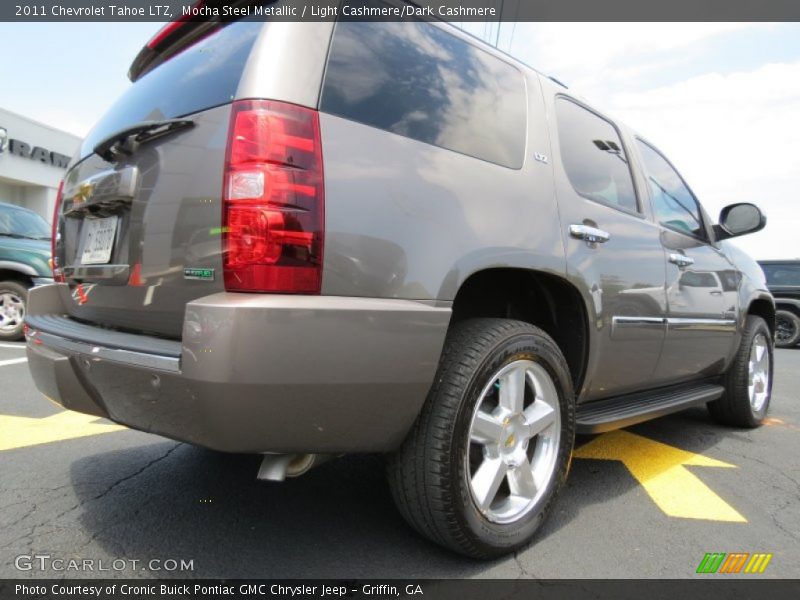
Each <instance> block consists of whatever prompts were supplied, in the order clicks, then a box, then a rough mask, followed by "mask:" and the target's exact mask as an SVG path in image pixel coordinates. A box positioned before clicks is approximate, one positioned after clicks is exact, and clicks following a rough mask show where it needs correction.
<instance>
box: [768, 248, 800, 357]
mask: <svg viewBox="0 0 800 600" xmlns="http://www.w3.org/2000/svg"><path fill="white" fill-rule="evenodd" d="M759 262H760V264H761V268H762V269H764V274H765V275H766V276H767V285H768V286H769V291H770V292H772V295H773V296H774V297H775V307H776V308H777V312H776V313H775V345H776V346H778V347H779V348H791V347H793V346H795V345H797V343H798V342H800V259H798V260H764V261H759Z"/></svg>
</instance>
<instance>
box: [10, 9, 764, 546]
mask: <svg viewBox="0 0 800 600" xmlns="http://www.w3.org/2000/svg"><path fill="white" fill-rule="evenodd" d="M129 75H130V78H131V80H132V81H133V82H134V83H133V85H132V86H131V87H130V88H129V89H128V90H127V91H126V92H125V93H124V94H123V96H122V97H121V98H120V99H119V100H118V101H117V102H116V104H114V105H113V107H112V108H111V109H110V110H109V111H108V113H107V114H105V116H103V117H102V118H101V119H100V121H99V122H98V123H97V125H96V126H95V127H94V129H93V130H92V131H91V133H90V134H89V136H88V137H87V138H86V140H85V141H84V143H83V146H82V147H81V149H80V150H79V152H78V154H77V155H76V156H75V157H74V158H73V160H72V162H71V163H70V165H69V169H68V171H67V174H66V176H65V180H64V183H63V190H62V193H61V197H60V203H59V205H58V207H57V209H56V214H55V219H56V228H55V231H56V235H55V236H54V240H53V255H54V275H55V279H56V282H55V283H54V284H53V285H50V286H43V287H40V288H36V289H34V290H33V291H32V292H31V294H30V299H29V307H28V315H27V321H26V324H27V348H28V356H29V365H30V369H31V372H32V373H33V377H34V379H35V381H36V384H37V386H38V388H39V389H40V390H41V391H42V392H43V393H44V394H45V395H47V396H48V397H50V398H52V399H53V400H54V401H56V402H58V403H60V404H62V405H63V406H64V407H66V408H69V409H72V410H77V411H81V412H84V413H88V414H93V415H99V416H103V417H108V418H110V419H112V420H114V421H116V422H118V423H123V424H125V425H128V426H130V427H133V428H136V429H141V430H144V431H149V432H154V433H158V434H161V435H164V436H167V437H170V438H173V439H176V440H182V441H185V442H189V443H192V444H197V445H200V446H206V447H209V448H213V449H217V450H222V451H228V452H239V453H260V454H264V457H265V458H264V461H263V464H262V467H261V471H260V473H259V476H260V477H261V478H265V479H283V478H284V477H286V476H287V475H288V476H293V475H298V474H300V473H303V472H304V471H306V470H307V469H309V468H311V467H312V466H313V465H314V464H316V463H318V462H319V461H321V460H324V459H325V458H328V457H332V456H336V455H339V454H343V453H348V452H382V453H387V454H388V477H389V480H390V483H391V489H392V493H393V495H394V498H395V500H396V502H397V505H398V507H399V509H400V511H401V512H402V514H403V516H404V517H405V519H406V520H407V521H408V522H409V523H410V524H411V525H412V526H413V527H415V528H416V529H417V530H418V531H419V532H420V533H422V534H423V535H425V536H427V537H428V538H430V539H431V540H434V541H435V542H437V543H439V544H442V545H443V546H446V547H448V548H452V549H454V550H456V551H458V552H461V553H463V554H466V555H469V556H473V557H491V556H496V555H500V554H503V553H507V552H510V551H513V550H514V549H516V548H519V547H520V546H522V545H524V544H525V543H527V542H528V541H530V540H531V538H532V536H533V534H534V532H535V531H536V529H537V528H538V527H539V526H540V524H541V523H542V521H543V519H544V518H545V516H546V515H547V513H548V511H549V510H550V508H551V506H552V503H553V501H554V499H555V497H556V495H557V492H558V490H559V488H560V487H561V486H562V484H563V483H564V480H565V478H566V476H567V471H568V468H569V464H570V454H571V451H572V447H573V441H574V437H575V434H576V432H578V433H593V432H602V431H607V430H610V429H613V428H618V427H623V426H627V425H631V424H633V423H637V422H640V421H644V420H646V419H651V418H654V417H658V416H661V415H665V414H667V413H671V412H673V411H677V410H680V409H683V408H686V407H690V406H694V405H698V404H707V405H708V408H709V410H710V412H711V414H712V415H713V416H714V418H716V419H717V420H718V421H720V422H722V423H726V424H729V425H733V426H736V427H755V426H757V425H759V423H761V421H762V420H763V418H764V416H765V414H766V412H767V409H768V407H769V400H770V392H771V387H772V348H773V330H774V327H775V325H774V323H775V308H774V303H773V299H772V296H771V295H770V293H769V291H768V290H767V286H766V283H765V281H764V275H763V273H762V271H761V269H760V268H759V266H758V264H757V263H755V262H754V261H753V260H751V259H750V258H748V257H747V256H745V255H744V254H742V253H741V252H740V251H738V250H737V249H736V248H735V247H734V246H732V245H730V243H729V242H727V241H726V240H727V239H728V238H731V237H733V236H737V235H742V234H745V233H750V232H753V231H758V230H759V229H761V228H763V227H764V225H765V222H766V220H765V217H764V216H763V215H762V214H761V212H760V211H759V209H758V208H756V207H755V206H753V205H751V204H734V205H731V206H728V207H726V208H725V209H724V210H723V211H722V213H721V215H720V218H719V222H718V224H714V223H713V222H712V221H711V220H710V219H709V217H708V215H707V214H706V213H705V212H704V211H703V208H702V206H701V205H700V204H699V203H698V201H697V199H696V197H695V195H694V194H693V193H692V191H691V189H690V188H689V186H688V185H687V183H686V182H685V181H684V180H683V179H682V178H681V176H680V174H679V173H678V172H677V171H676V170H675V168H674V167H673V166H672V164H671V163H670V162H669V160H668V159H667V158H666V157H665V156H664V155H663V154H662V153H661V152H660V151H659V150H658V149H657V148H656V146H654V145H653V144H652V143H651V142H650V141H649V140H646V139H644V138H642V137H640V136H639V135H637V134H636V133H635V132H634V131H631V130H630V129H628V128H627V127H625V126H624V125H622V124H621V123H618V122H615V121H614V120H612V119H611V118H610V117H608V116H606V115H604V114H602V113H601V112H598V111H597V110H595V109H594V108H592V107H591V106H588V105H587V104H585V103H584V102H583V101H582V100H581V99H580V98H579V97H577V96H575V95H574V94H573V93H572V92H571V91H570V90H568V89H567V88H565V87H563V86H562V85H560V84H558V83H556V82H554V81H553V80H551V79H549V78H547V77H544V76H541V75H540V74H538V73H537V72H536V71H534V70H532V69H530V68H528V67H526V66H525V65H523V64H521V63H518V62H516V61H515V60H513V59H512V58H510V57H508V56H506V55H504V54H502V53H500V52H498V51H496V50H495V49H493V48H492V47H490V46H488V45H485V44H483V43H482V42H480V41H478V40H476V39H473V38H471V37H470V36H468V35H465V34H464V33H462V32H461V31H459V30H458V29H456V28H454V27H452V26H450V25H448V24H444V23H429V22H413V21H408V22H402V23H395V22H352V21H339V22H337V23H290V22H257V21H249V20H240V21H236V22H231V23H226V24H220V23H210V22H205V23H193V22H176V23H172V24H170V25H168V26H167V27H166V28H164V29H163V30H162V31H161V32H159V33H158V34H157V35H156V36H155V38H153V39H152V40H151V41H150V42H149V43H148V44H147V45H146V47H145V48H144V49H143V50H142V51H141V52H140V53H139V55H138V56H137V57H136V59H135V60H134V62H133V66H132V67H131V70H130V73H129Z"/></svg>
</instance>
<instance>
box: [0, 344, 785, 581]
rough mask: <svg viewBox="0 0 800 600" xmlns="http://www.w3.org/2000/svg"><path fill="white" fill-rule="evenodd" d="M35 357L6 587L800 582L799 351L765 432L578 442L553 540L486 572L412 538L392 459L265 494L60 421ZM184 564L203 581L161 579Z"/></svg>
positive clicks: (4, 394)
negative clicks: (69, 567) (74, 580)
mask: <svg viewBox="0 0 800 600" xmlns="http://www.w3.org/2000/svg"><path fill="white" fill-rule="evenodd" d="M24 356H25V353H24V346H23V345H22V344H0V390H2V391H0V482H2V486H1V489H0V532H2V533H0V576H2V577H42V576H45V577H63V576H67V577H80V576H90V577H91V576H97V577H100V576H104V577H108V576H126V577H130V576H137V577H138V576H144V577H186V576H191V577H226V578H239V577H270V578H278V577H287V578H289V577H302V578H309V577H326V578H363V577H376V578H382V577H403V578H439V577H504V578H516V577H537V578H581V577H654V578H658V577H668V578H669V577H677V578H683V577H690V576H693V575H695V571H696V569H697V567H698V565H699V564H700V562H701V560H702V559H703V557H704V555H705V554H706V553H711V552H725V553H732V552H747V553H770V554H772V555H773V556H772V558H771V560H770V562H769V564H768V565H767V568H766V569H765V570H764V572H763V573H762V574H757V575H753V574H747V575H745V574H739V575H724V574H719V573H718V574H713V575H708V574H707V575H702V577H716V578H724V577H733V576H738V577H751V578H752V577H771V578H775V577H782V578H786V577H798V576H800V510H799V508H800V460H798V450H800V445H799V444H798V441H800V407H799V406H798V390H800V349H795V350H778V351H776V357H775V360H776V371H775V385H774V392H773V399H772V408H771V413H770V418H769V422H768V424H767V425H766V426H764V427H762V428H760V429H757V430H753V431H749V430H734V429H726V428H724V427H720V426H718V425H716V424H714V423H713V422H712V421H711V420H710V419H709V417H708V416H707V414H706V412H705V410H704V409H696V410H691V411H687V412H684V413H681V414H678V415H674V416H671V417H667V418H664V419H661V420H658V421H654V422H651V423H646V424H643V425H640V426H636V427H633V428H630V429H628V430H625V431H623V432H616V433H611V434H605V435H603V436H598V437H595V438H588V437H587V438H580V439H579V440H578V441H577V451H576V458H575V460H574V462H573V467H572V472H571V475H570V479H569V483H568V485H567V487H566V489H565V490H564V491H563V492H562V495H561V498H560V500H559V501H558V503H557V504H556V506H555V509H554V513H553V514H552V515H551V518H550V519H549V521H548V522H547V523H546V525H545V526H544V527H543V529H542V530H541V531H540V533H539V535H538V538H537V542H536V543H535V544H534V545H533V546H531V547H529V548H527V549H525V550H523V551H521V552H519V553H518V554H517V555H516V556H513V557H509V558H506V559H502V560H498V561H494V562H488V563H480V562H475V561H471V560H466V559H463V558H460V557H458V556H456V555H453V554H451V553H449V552H447V551H444V550H441V549H440V548H438V547H437V546H434V545H433V544H431V543H428V542H427V541H425V540H424V539H422V538H420V537H419V536H417V535H416V534H415V533H414V532H413V531H411V530H410V529H409V528H408V527H407V526H406V525H405V523H404V522H403V521H402V519H401V517H400V516H399V514H398V513H397V511H396V510H395V508H394V506H393V504H392V501H391V498H390V496H389V491H388V487H387V485H386V483H385V481H384V477H383V465H382V459H381V458H380V457H377V456H350V457H346V458H343V459H339V460H336V461H332V462H329V463H327V464H325V465H323V466H321V467H319V468H318V469H316V470H313V471H311V472H310V473H308V474H307V475H305V476H302V477H300V478H298V479H293V480H289V481H287V482H285V483H282V484H276V483H265V482H258V481H256V479H255V474H256V470H257V467H258V464H259V459H258V457H255V456H232V455H223V454H219V453H215V452H211V451H207V450H203V449H199V448H195V447H192V446H189V445H186V444H179V443H176V442H173V441H170V440H166V439H164V438H160V437H157V436H153V435H149V434H145V433H140V432H136V431H131V430H127V429H125V428H121V427H117V426H113V425H110V424H109V423H108V422H104V421H99V420H98V421H95V420H93V419H92V418H90V417H83V416H80V415H77V414H74V413H65V412H63V411H60V410H59V409H58V408H57V407H55V406H54V405H52V404H50V403H49V402H48V401H47V400H46V399H44V398H43V397H42V396H41V395H40V394H39V393H38V392H37V391H36V389H35V388H34V386H33V383H32V381H31V379H30V377H29V375H28V372H27V365H26V364H25V362H24ZM33 555H36V556H41V555H49V556H50V557H51V559H52V558H56V559H65V560H69V559H73V558H79V559H93V560H94V561H104V562H103V565H104V566H105V567H106V568H111V569H112V570H111V571H105V572H102V573H101V572H95V573H92V572H78V571H59V570H54V569H52V568H48V569H46V570H44V571H43V570H40V569H39V568H38V564H37V563H36V562H35V561H33V562H31V559H23V560H22V561H21V562H20V560H19V559H18V558H17V557H19V556H33ZM120 559H125V560H124V564H123V562H121V561H120ZM48 560H50V559H48ZM170 560H174V561H176V562H177V563H180V561H181V560H183V561H191V566H192V568H193V570H191V571H189V572H185V571H184V572H180V571H174V570H169V571H165V570H161V571H159V570H158V569H159V568H162V569H163V568H166V567H165V566H164V565H172V563H170V562H168V561H170ZM112 561H117V562H114V563H112ZM150 561H158V562H152V563H151V562H150ZM15 563H16V564H17V566H15ZM98 564H99V563H98V562H96V563H94V568H95V569H97V568H98ZM28 565H30V566H31V568H30V570H19V569H18V568H17V567H18V566H21V567H22V568H26V567H27V566H28ZM112 565H113V567H112Z"/></svg>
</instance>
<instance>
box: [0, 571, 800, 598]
mask: <svg viewBox="0 0 800 600" xmlns="http://www.w3.org/2000/svg"><path fill="white" fill-rule="evenodd" d="M798 594H800V582H798V581H792V580H765V579H742V578H735V579H734V578H728V579H726V578H724V577H717V576H712V577H710V578H706V579H696V580H637V579H627V580H588V579H587V580H581V579H577V580H575V579H573V580H536V579H525V580H520V579H515V580H509V579H495V580H491V579H470V580H439V581H437V580H429V579H428V580H392V579H390V580H380V581H377V580H373V581H369V580H363V581H334V580H330V581H326V580H314V579H310V580H306V581H301V580H270V581H266V580H221V579H220V580H211V579H207V580H177V579H175V580H101V579H98V580H90V579H75V580H69V579H66V580H65V579H61V580H47V579H39V580H34V579H27V580H22V579H20V580H13V579H4V580H0V600H12V599H13V600H25V599H31V600H32V599H34V598H35V599H37V600H39V599H41V600H45V599H46V600H90V599H99V600H133V599H139V598H145V599H147V598H150V599H152V600H175V599H181V600H206V599H219V600H265V599H270V600H273V599H275V600H278V599H292V600H309V599H312V598H314V599H325V600H327V599H331V600H336V599H338V598H352V599H356V600H387V599H390V598H419V599H424V600H450V599H452V600H494V599H500V598H502V599H504V600H513V599H520V600H523V599H524V600H533V599H536V600H548V599H552V600H581V599H583V598H593V599H594V598H609V599H612V598H613V599H614V600H623V599H627V598H631V599H633V598H647V600H662V599H663V600H674V598H676V597H677V598H682V599H689V598H703V600H715V599H717V598H719V599H720V600H722V599H725V600H736V599H742V600H744V599H749V598H756V597H769V598H770V599H771V600H772V599H774V600H781V599H783V598H787V599H789V598H791V599H793V600H794V599H795V598H797V597H798Z"/></svg>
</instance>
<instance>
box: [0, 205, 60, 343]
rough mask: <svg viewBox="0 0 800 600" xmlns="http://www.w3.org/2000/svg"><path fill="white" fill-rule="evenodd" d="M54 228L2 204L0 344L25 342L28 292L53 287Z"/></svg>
mask: <svg viewBox="0 0 800 600" xmlns="http://www.w3.org/2000/svg"><path fill="white" fill-rule="evenodd" d="M49 260H50V225H48V224H47V221H45V220H44V219H43V218H42V217H40V216H39V215H37V214H36V213H35V212H33V211H31V210H28V209H26V208H21V207H19V206H14V205H13V204H6V203H4V202H0V340H4V341H9V340H19V339H22V325H23V320H24V319H25V305H26V303H27V300H28V290H29V289H30V288H32V287H33V286H35V285H42V284H45V283H53V279H52V272H51V270H50V265H49Z"/></svg>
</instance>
